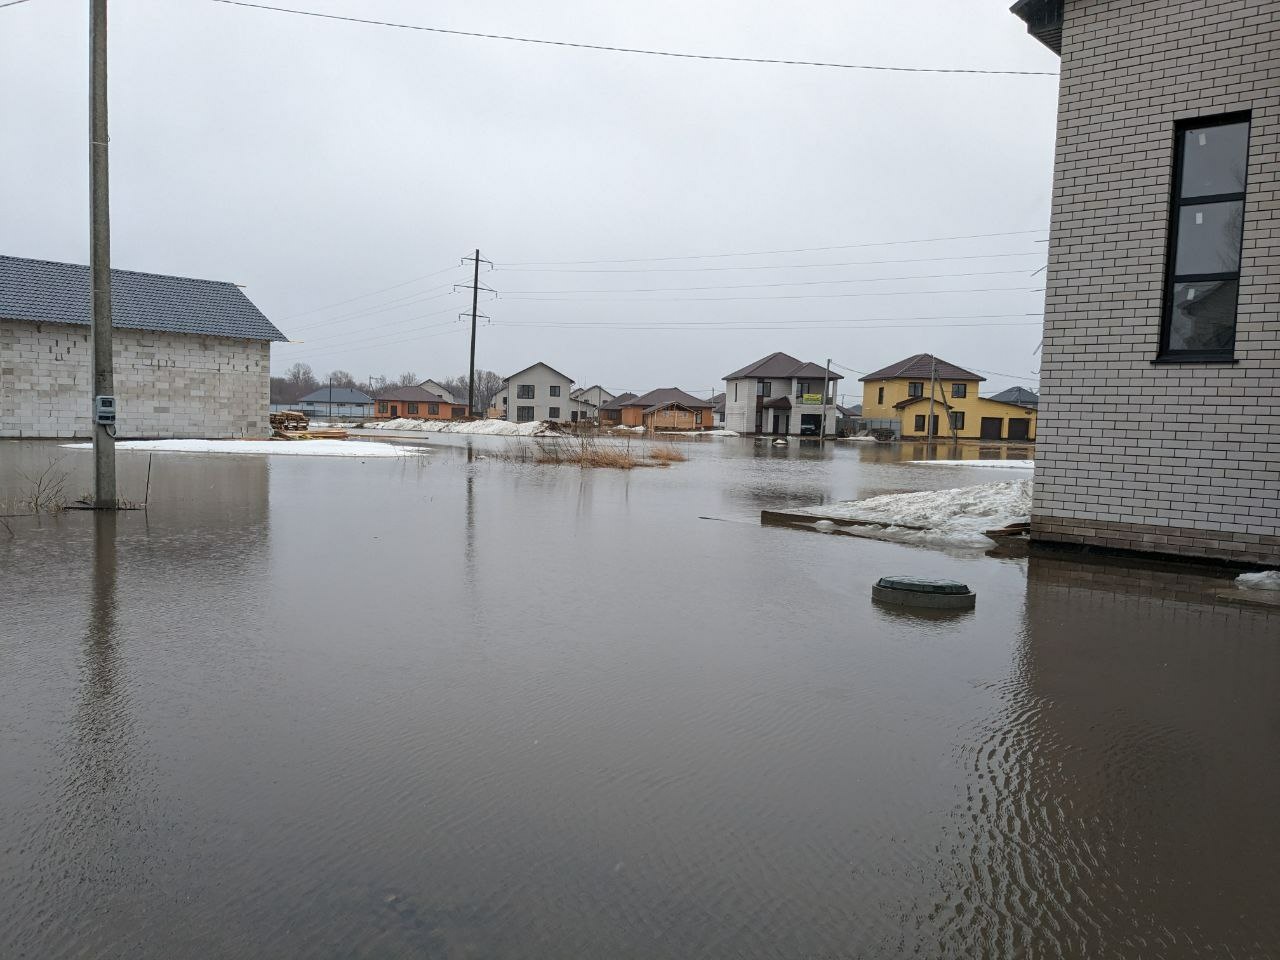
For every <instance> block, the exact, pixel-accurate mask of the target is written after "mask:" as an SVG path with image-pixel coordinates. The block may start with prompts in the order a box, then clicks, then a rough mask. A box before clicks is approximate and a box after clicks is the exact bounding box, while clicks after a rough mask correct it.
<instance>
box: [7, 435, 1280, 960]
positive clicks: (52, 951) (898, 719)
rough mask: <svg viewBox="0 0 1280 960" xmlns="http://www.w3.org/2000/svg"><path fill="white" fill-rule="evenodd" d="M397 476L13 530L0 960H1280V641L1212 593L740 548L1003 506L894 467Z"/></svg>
mask: <svg viewBox="0 0 1280 960" xmlns="http://www.w3.org/2000/svg"><path fill="white" fill-rule="evenodd" d="M414 442H416V443H422V442H429V443H431V445H432V452H430V453H429V454H427V455H426V456H421V457H417V456H415V457H411V458H405V459H379V460H368V461H363V460H359V459H329V458H323V459H322V458H310V457H277V458H271V457H264V456H215V455H187V454H164V455H161V454H157V455H155V457H154V459H153V461H152V464H151V473H152V475H151V480H150V485H151V489H150V494H149V498H150V505H149V509H148V510H147V511H146V512H141V511H138V512H129V513H122V514H119V515H115V516H95V515H92V514H89V513H83V512H66V513H63V514H61V515H58V516H54V517H41V518H39V519H30V518H18V519H9V520H7V521H5V525H0V957H3V958H5V960H9V958H38V960H56V958H71V957H75V958H82V957H91V958H117V957H118V958H129V960H152V958H155V960H160V958H165V960H169V958H179V957H198V958H202V960H213V958H264V960H266V958H271V960H276V958H294V957H297V958H330V957H332V958H357V957H358V958H366V957H367V958H375V957H376V958H390V957H396V958H398V957H405V958H410V957H412V958H419V957H428V958H539V960H541V958H546V960H552V958H555V960H561V958H574V957H582V958H601V960H604V958H636V960H642V958H643V960H652V958H672V960H677V958H678V960H688V958H702V957H705V958H725V960H729V958H733V960H738V958H787V960H790V958H796V960H801V958H808V960H817V958H822V960H837V958H840V960H844V958H848V960H854V958H879V957H908V956H918V957H974V958H993V957H1011V958H1012V957H1017V958H1092V960H1097V958H1181V957H1213V958H1264V957H1276V956H1280V616H1277V615H1276V614H1275V613H1270V612H1268V611H1266V610H1260V609H1255V608H1250V607H1241V606H1231V605H1226V604H1223V603H1219V602H1217V601H1216V600H1215V595H1216V594H1217V593H1219V592H1221V591H1223V590H1229V589H1231V587H1230V582H1229V580H1224V579H1213V578H1211V577H1208V576H1205V575H1202V574H1200V573H1196V572H1192V571H1189V570H1185V569H1175V570H1154V569H1147V568H1137V567H1133V566H1122V565H1114V564H1111V565H1090V564H1084V563H1080V562H1078V561H1076V560H1067V559H1062V558H1060V557H1048V558H1046V557H1039V556H1033V557H1031V558H1027V557H1025V556H1018V555H1016V554H1012V555H1008V556H1003V557H1001V556H989V555H987V554H986V553H984V552H982V551H975V550H972V549H968V550H952V551H947V550H940V549H926V548H922V547H914V546H907V545H903V544H896V543H885V542H879V541H874V540H862V539H854V538H850V537H842V536H832V535H824V534H822V533H818V532H806V531H802V530H795V529H788V528H780V527H771V526H762V525H761V524H760V522H759V516H760V511H761V510H765V509H774V508H784V507H789V506H812V505H814V504H817V503H821V502H831V501H835V500H845V499H852V498H856V497H862V496H869V495H874V494H880V493H889V492H898V491H903V490H912V489H924V488H941V487H950V486H963V485H967V484H975V483H984V482H993V481H996V480H1004V479H1012V478H1014V477H1018V476H1026V472H1025V471H1022V472H1017V471H1014V470H1008V469H977V468H971V467H966V466H919V465H913V464H909V463H907V462H905V461H907V460H911V459H917V458H919V457H920V456H922V452H921V451H919V450H913V449H912V448H911V447H909V446H908V447H896V446H888V445H885V446H881V445H875V444H859V445H848V446H844V447H841V448H839V449H837V450H834V451H833V450H827V451H822V450H819V449H818V448H816V447H814V446H803V447H802V446H799V445H796V444H792V445H791V446H789V447H786V448H774V447H772V446H767V445H766V446H757V445H755V444H752V443H751V442H749V441H747V440H740V439H725V440H704V441H701V442H699V443H698V444H696V445H693V444H691V445H688V446H687V447H682V449H687V450H688V452H689V460H688V462H685V463H677V464H675V465H673V466H671V467H670V468H666V469H640V470H634V471H630V472H610V471H583V470H580V469H578V468H574V467H551V466H537V465H532V464H522V463H510V462H505V461H502V460H496V459H494V454H495V453H496V452H497V451H499V450H501V449H503V448H504V447H506V446H508V445H509V444H510V443H511V441H506V440H502V439H496V438H471V439H470V440H468V438H465V437H461V438H459V437H453V438H437V439H435V440H430V439H428V440H427V441H423V440H421V439H419V440H416V441H414ZM63 455H67V456H68V459H67V460H66V461H65V462H64V463H63V464H62V466H61V467H60V468H59V469H65V470H69V471H70V472H71V476H70V477H69V479H68V481H67V483H68V492H69V493H72V494H79V493H80V492H82V491H83V490H87V489H88V481H87V474H86V473H85V472H84V471H85V469H86V468H87V466H88V456H89V455H88V454H87V453H86V452H84V451H76V452H70V451H66V450H62V449H61V448H59V447H57V446H56V445H50V444H38V443H31V442H12V441H10V442H6V441H0V495H6V494H7V495H13V494H16V493H18V492H20V489H21V488H23V487H24V485H25V483H26V481H25V480H24V479H23V475H27V476H30V475H31V474H33V473H34V472H39V471H40V470H42V469H43V468H44V467H45V466H47V464H48V462H49V460H50V458H51V457H58V456H63ZM940 455H941V456H943V457H946V456H947V455H948V452H947V451H945V450H944V451H941V452H940ZM1001 455H1003V453H1002V452H1001ZM147 461H148V458H147V455H146V454H138V453H129V454H123V453H122V454H121V455H120V462H121V492H122V495H124V496H126V497H129V498H132V499H139V500H140V499H142V498H143V496H144V491H145V484H146V470H147ZM895 573H896V574H902V573H910V574H921V575H936V576H946V577H953V578H956V579H960V580H963V581H965V582H967V583H969V584H970V585H971V586H972V587H973V588H974V589H975V590H976V591H977V594H978V603H977V609H976V610H975V611H973V612H971V613H964V614H961V615H956V616H939V615H934V616H932V617H923V616H918V615H914V614H911V613H907V612H901V611H898V612H895V611H894V610H893V609H892V608H880V607H877V606H873V605H872V604H871V602H870V599H869V594H870V588H871V584H872V583H873V582H874V581H875V580H876V579H877V578H878V577H879V576H881V575H884V574H895Z"/></svg>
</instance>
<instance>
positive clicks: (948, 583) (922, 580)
mask: <svg viewBox="0 0 1280 960" xmlns="http://www.w3.org/2000/svg"><path fill="white" fill-rule="evenodd" d="M876 586H877V587H884V588H885V589H886V590H909V591H911V592H912V593H968V592H969V585H968V584H965V583H961V582H960V581H958V580H938V579H936V578H933V577H881V578H880V579H879V580H878V581H877V582H876Z"/></svg>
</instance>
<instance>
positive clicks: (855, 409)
mask: <svg viewBox="0 0 1280 960" xmlns="http://www.w3.org/2000/svg"><path fill="white" fill-rule="evenodd" d="M836 409H837V410H839V411H840V416H842V417H860V416H862V404H860V403H855V404H854V405H853V406H852V407H842V406H840V405H839V404H836Z"/></svg>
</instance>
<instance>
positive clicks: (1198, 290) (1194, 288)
mask: <svg viewBox="0 0 1280 960" xmlns="http://www.w3.org/2000/svg"><path fill="white" fill-rule="evenodd" d="M1239 286H1240V281H1238V280H1211V281H1205V282H1201V283H1175V284H1174V285H1173V314H1172V316H1171V317H1170V320H1169V349H1170V350H1191V351H1196V350H1211V351H1223V350H1231V349H1232V348H1233V347H1234V346H1235V339H1236V295H1237V293H1238V290H1239Z"/></svg>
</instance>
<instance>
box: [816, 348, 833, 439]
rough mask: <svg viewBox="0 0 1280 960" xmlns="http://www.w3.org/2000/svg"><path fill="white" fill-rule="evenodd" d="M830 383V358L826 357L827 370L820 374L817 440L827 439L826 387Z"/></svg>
mask: <svg viewBox="0 0 1280 960" xmlns="http://www.w3.org/2000/svg"><path fill="white" fill-rule="evenodd" d="M830 383H831V358H830V357H828V358H827V372H826V373H824V374H823V375H822V424H821V425H820V426H819V427H818V442H819V443H822V442H824V441H825V440H826V439H827V388H828V385H829V384H830Z"/></svg>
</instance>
